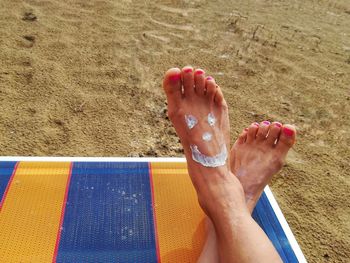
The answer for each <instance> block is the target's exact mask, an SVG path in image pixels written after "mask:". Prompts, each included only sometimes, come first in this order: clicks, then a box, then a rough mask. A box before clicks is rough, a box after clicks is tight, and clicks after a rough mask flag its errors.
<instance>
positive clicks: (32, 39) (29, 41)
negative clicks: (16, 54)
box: [22, 35, 35, 48]
mask: <svg viewBox="0 0 350 263" xmlns="http://www.w3.org/2000/svg"><path fill="white" fill-rule="evenodd" d="M23 38H24V39H25V41H24V42H22V44H23V46H25V47H28V48H30V47H32V46H34V43H35V36H32V35H24V36H23Z"/></svg>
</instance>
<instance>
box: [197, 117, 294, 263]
mask: <svg viewBox="0 0 350 263" xmlns="http://www.w3.org/2000/svg"><path fill="white" fill-rule="evenodd" d="M295 137H296V131H295V128H294V127H293V126H291V125H283V126H282V125H281V124H280V123H278V122H274V123H272V124H271V123H270V122H268V121H263V122H261V123H260V124H259V123H253V124H251V125H250V126H249V127H248V128H245V129H244V130H243V131H242V133H241V134H240V135H239V137H238V139H237V140H236V142H235V143H234V145H233V147H232V149H231V160H230V163H231V170H232V172H233V173H234V174H235V175H236V176H237V177H238V179H239V180H240V182H241V184H242V186H243V189H244V193H245V198H246V202H247V206H248V209H249V211H250V213H252V212H253V210H254V208H255V205H256V203H257V201H258V200H259V198H260V196H261V194H262V192H263V189H264V188H265V186H266V185H267V184H268V183H269V182H270V181H271V178H272V177H273V175H275V174H277V173H278V172H279V171H280V169H281V168H282V166H283V164H284V161H285V158H286V155H287V153H288V151H289V149H290V148H291V147H292V146H293V144H294V142H295ZM208 225H209V227H208V228H207V231H208V237H207V242H206V245H205V246H204V248H203V252H202V254H201V257H200V259H199V262H217V244H216V236H215V230H214V228H213V227H210V222H209V223H208ZM207 259H210V260H208V261H206V260H207Z"/></svg>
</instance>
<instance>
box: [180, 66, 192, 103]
mask: <svg viewBox="0 0 350 263" xmlns="http://www.w3.org/2000/svg"><path fill="white" fill-rule="evenodd" d="M181 74H182V82H183V87H184V94H185V97H191V96H192V95H193V94H194V78H193V68H192V67H190V66H187V67H184V68H183V69H182V71H181Z"/></svg>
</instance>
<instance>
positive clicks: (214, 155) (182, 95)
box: [163, 67, 280, 263]
mask: <svg viewBox="0 0 350 263" xmlns="http://www.w3.org/2000/svg"><path fill="white" fill-rule="evenodd" d="M163 88H164V90H165V93H166V95H167V100H168V114H169V118H170V120H171V121H172V123H173V125H174V127H175V130H176V132H177V134H178V136H179V137H180V140H181V143H182V145H183V147H184V151H185V156H186V159H187V166H188V171H189V174H190V177H191V180H192V183H193V185H194V187H195V189H196V191H197V195H198V201H199V204H200V206H201V207H202V209H203V210H204V212H205V213H206V214H207V215H208V217H209V218H210V219H211V221H212V222H213V226H214V228H215V232H216V235H217V244H218V254H219V259H220V261H221V262H243V263H244V262H257V260H259V262H280V258H279V256H278V254H277V252H276V251H275V249H274V247H273V246H272V244H271V242H270V241H269V239H268V238H267V237H266V235H265V234H264V232H263V231H262V230H261V228H260V227H259V226H258V225H257V224H256V223H255V222H254V220H253V219H252V218H251V216H250V213H249V210H248V208H247V206H246V204H245V196H244V191H243V188H242V185H241V183H240V182H239V180H238V179H237V177H236V176H234V175H233V173H232V172H231V170H230V162H229V161H228V160H227V159H228V158H229V152H228V151H227V149H229V121H228V111H227V104H226V102H225V100H224V98H223V96H222V92H221V90H220V88H219V87H217V86H216V84H215V80H214V79H213V78H210V77H208V78H205V76H204V72H203V71H202V70H196V71H193V69H192V68H190V67H186V68H184V69H183V70H182V71H181V70H179V69H177V68H174V69H170V70H168V72H167V73H166V75H165V77H164V82H163Z"/></svg>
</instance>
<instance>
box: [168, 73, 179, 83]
mask: <svg viewBox="0 0 350 263" xmlns="http://www.w3.org/2000/svg"><path fill="white" fill-rule="evenodd" d="M180 79H181V75H180V74H176V75H172V76H170V77H169V80H170V81H171V82H178V81H179V80H180Z"/></svg>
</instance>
